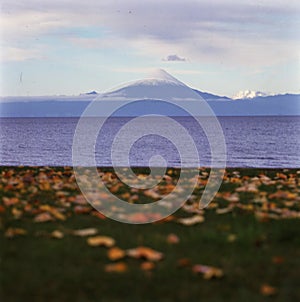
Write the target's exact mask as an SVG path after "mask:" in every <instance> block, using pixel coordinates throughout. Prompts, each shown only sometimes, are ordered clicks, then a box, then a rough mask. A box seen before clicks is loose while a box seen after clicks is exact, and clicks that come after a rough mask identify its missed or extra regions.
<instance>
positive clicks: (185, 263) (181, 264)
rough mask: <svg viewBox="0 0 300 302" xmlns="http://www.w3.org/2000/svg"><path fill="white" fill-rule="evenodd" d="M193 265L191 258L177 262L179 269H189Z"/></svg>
mask: <svg viewBox="0 0 300 302" xmlns="http://www.w3.org/2000/svg"><path fill="white" fill-rule="evenodd" d="M190 265H191V260H190V259H189V258H181V259H179V260H178V261H177V266H178V267H187V266H190Z"/></svg>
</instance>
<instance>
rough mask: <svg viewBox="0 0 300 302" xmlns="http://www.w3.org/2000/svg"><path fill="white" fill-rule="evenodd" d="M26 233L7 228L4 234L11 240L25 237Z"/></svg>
mask: <svg viewBox="0 0 300 302" xmlns="http://www.w3.org/2000/svg"><path fill="white" fill-rule="evenodd" d="M26 234H27V231H26V230H24V229H21V228H8V229H7V230H6V232H5V234H4V236H5V237H7V238H13V237H15V236H19V235H26Z"/></svg>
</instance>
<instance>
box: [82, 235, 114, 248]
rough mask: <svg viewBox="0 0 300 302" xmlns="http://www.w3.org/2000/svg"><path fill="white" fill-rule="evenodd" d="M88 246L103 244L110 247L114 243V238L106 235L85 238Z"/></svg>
mask: <svg viewBox="0 0 300 302" xmlns="http://www.w3.org/2000/svg"><path fill="white" fill-rule="evenodd" d="M87 243H88V245H90V246H105V247H112V246H114V245H115V239H113V238H111V237H108V236H94V237H89V238H88V239H87Z"/></svg>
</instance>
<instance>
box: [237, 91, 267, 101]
mask: <svg viewBox="0 0 300 302" xmlns="http://www.w3.org/2000/svg"><path fill="white" fill-rule="evenodd" d="M264 96H268V94H267V93H264V92H261V91H253V90H244V91H239V92H238V93H237V94H235V95H234V96H233V97H232V99H233V100H241V99H254V98H256V97H264Z"/></svg>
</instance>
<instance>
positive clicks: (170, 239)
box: [167, 234, 180, 244]
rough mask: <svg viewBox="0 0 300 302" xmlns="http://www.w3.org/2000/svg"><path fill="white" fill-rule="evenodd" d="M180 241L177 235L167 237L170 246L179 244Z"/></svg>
mask: <svg viewBox="0 0 300 302" xmlns="http://www.w3.org/2000/svg"><path fill="white" fill-rule="evenodd" d="M179 241H180V239H179V237H178V236H177V235H176V234H169V235H168V237H167V242H168V243H170V244H177V243H179Z"/></svg>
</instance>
